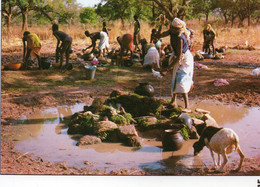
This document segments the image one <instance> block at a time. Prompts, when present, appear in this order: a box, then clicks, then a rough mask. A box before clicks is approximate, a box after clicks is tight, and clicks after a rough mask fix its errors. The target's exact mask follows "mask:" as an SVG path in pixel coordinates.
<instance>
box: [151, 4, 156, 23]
mask: <svg viewBox="0 0 260 187" xmlns="http://www.w3.org/2000/svg"><path fill="white" fill-rule="evenodd" d="M152 13H153V20H155V18H156V17H155V5H154V2H153V9H152Z"/></svg>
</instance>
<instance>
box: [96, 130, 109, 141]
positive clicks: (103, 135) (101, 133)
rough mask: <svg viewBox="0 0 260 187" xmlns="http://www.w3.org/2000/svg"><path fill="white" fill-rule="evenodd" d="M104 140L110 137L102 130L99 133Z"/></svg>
mask: <svg viewBox="0 0 260 187" xmlns="http://www.w3.org/2000/svg"><path fill="white" fill-rule="evenodd" d="M97 136H98V137H99V138H100V139H101V140H102V141H104V140H106V139H107V137H108V134H107V133H106V132H100V133H98V135H97Z"/></svg>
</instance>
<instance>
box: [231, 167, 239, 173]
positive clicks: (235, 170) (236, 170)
mask: <svg viewBox="0 0 260 187" xmlns="http://www.w3.org/2000/svg"><path fill="white" fill-rule="evenodd" d="M239 170H240V168H237V169H233V170H231V172H233V173H234V172H238V171H239Z"/></svg>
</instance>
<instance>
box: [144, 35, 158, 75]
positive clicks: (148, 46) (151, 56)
mask: <svg viewBox="0 0 260 187" xmlns="http://www.w3.org/2000/svg"><path fill="white" fill-rule="evenodd" d="M140 43H141V46H142V56H141V57H142V59H143V62H142V65H143V67H144V68H145V69H148V70H151V69H156V70H158V69H160V55H159V51H158V50H157V48H156V47H155V44H154V43H148V42H147V40H146V39H141V40H140Z"/></svg>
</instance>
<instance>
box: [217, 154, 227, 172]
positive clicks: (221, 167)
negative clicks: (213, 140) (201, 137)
mask: <svg viewBox="0 0 260 187" xmlns="http://www.w3.org/2000/svg"><path fill="white" fill-rule="evenodd" d="M221 155H222V157H223V159H224V160H223V163H222V164H221V166H220V168H219V169H218V170H217V171H218V172H222V171H223V168H224V167H225V165H226V164H227V162H228V158H227V154H226V149H224V150H223V151H222V153H221Z"/></svg>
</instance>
